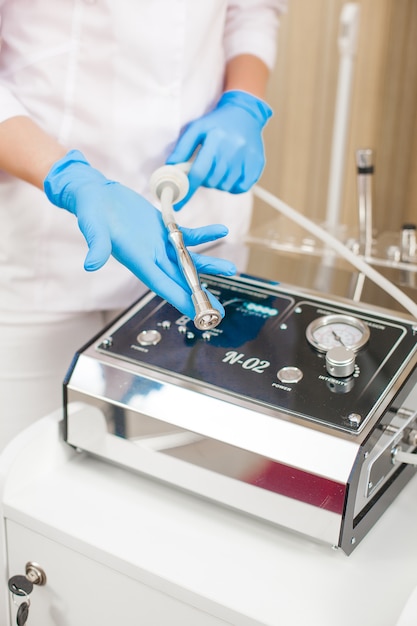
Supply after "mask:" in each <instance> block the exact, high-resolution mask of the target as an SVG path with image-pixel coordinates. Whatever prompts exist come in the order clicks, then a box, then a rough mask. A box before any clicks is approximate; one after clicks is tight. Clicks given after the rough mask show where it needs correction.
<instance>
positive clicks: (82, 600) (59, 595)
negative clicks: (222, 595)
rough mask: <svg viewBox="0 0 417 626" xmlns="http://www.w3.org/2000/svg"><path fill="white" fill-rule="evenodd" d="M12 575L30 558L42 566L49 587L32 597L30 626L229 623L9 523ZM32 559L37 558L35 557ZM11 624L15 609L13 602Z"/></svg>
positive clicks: (203, 625)
mask: <svg viewBox="0 0 417 626" xmlns="http://www.w3.org/2000/svg"><path fill="white" fill-rule="evenodd" d="M6 532H7V544H8V546H9V554H8V557H9V571H10V572H11V573H12V574H13V573H22V572H24V568H25V564H26V562H27V560H28V557H30V558H31V560H34V561H36V562H37V563H39V564H42V568H43V569H44V570H45V572H46V573H47V584H46V585H45V586H43V587H36V586H35V588H34V590H33V592H32V594H31V608H30V612H29V617H30V619H29V620H28V626H29V625H30V626H57V625H59V626H93V625H94V626H95V625H97V626H98V625H99V624H100V625H106V626H107V625H108V626H110V625H112V626H119V625H121V624H126V625H131V624H132V625H133V624H134V625H138V626H139V625H142V624H143V625H144V626H162V625H164V624H167V625H168V624H169V626H224V625H225V624H227V623H230V622H225V621H223V620H220V619H217V618H216V617H213V616H211V615H209V614H207V613H206V612H203V611H201V610H199V609H198V608H195V607H193V606H190V605H189V604H186V603H184V602H181V601H179V600H177V599H176V598H174V597H171V596H169V595H167V594H165V593H161V592H160V591H158V590H157V589H155V588H153V587H152V586H149V585H146V584H144V583H142V582H139V581H138V580H135V579H134V578H132V577H130V576H127V575H125V574H123V573H122V572H119V571H117V570H115V569H111V568H109V567H107V566H105V565H103V564H102V563H100V562H99V561H96V560H93V559H91V558H88V557H86V556H84V555H83V554H81V553H80V552H78V551H77V550H73V549H70V548H67V547H65V546H63V545H62V544H60V543H57V542H56V541H52V540H51V539H48V538H47V537H45V536H43V535H41V534H39V533H37V532H34V531H33V530H31V529H28V528H25V526H22V525H21V524H18V523H16V522H13V521H11V520H8V521H7V528H6ZM32 557H33V559H32ZM12 612H13V617H12V622H11V623H12V624H15V623H16V619H15V613H16V607H15V606H13V604H12Z"/></svg>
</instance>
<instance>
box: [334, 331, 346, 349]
mask: <svg viewBox="0 0 417 626" xmlns="http://www.w3.org/2000/svg"><path fill="white" fill-rule="evenodd" d="M332 335H333V337H334V338H335V339H336V341H338V342H339V343H341V344H342V346H343V347H344V348H346V346H345V344H344V343H343V341H342V339H341V337H339V335H338V334H337V333H335V331H334V330H332Z"/></svg>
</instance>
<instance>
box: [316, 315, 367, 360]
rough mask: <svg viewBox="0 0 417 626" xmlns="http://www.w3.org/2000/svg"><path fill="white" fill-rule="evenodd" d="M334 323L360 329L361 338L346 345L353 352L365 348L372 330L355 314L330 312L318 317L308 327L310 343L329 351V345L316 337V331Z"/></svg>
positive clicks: (320, 350)
mask: <svg viewBox="0 0 417 626" xmlns="http://www.w3.org/2000/svg"><path fill="white" fill-rule="evenodd" d="M332 324H346V325H348V326H353V327H354V328H355V329H357V330H359V331H360V332H361V333H362V337H361V339H360V340H359V341H358V342H356V343H355V344H354V345H350V346H346V347H347V348H349V349H350V350H353V352H357V351H358V350H360V349H361V348H363V347H364V346H365V345H366V344H367V343H368V341H369V337H370V334H371V333H370V330H369V327H368V326H367V324H365V323H364V322H363V321H362V320H360V319H359V318H357V317H354V316H353V315H346V314H336V313H335V314H330V315H323V316H322V317H318V318H317V319H315V320H313V321H312V322H310V324H309V325H308V326H307V329H306V338H307V341H308V342H309V344H310V345H311V346H312V347H313V348H314V349H315V350H318V351H319V352H328V350H329V347H328V346H326V345H324V344H323V343H320V342H319V341H317V340H316V339H315V337H314V333H315V332H316V331H317V330H318V329H319V328H322V327H323V326H331V325H332Z"/></svg>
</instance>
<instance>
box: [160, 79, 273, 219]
mask: <svg viewBox="0 0 417 626" xmlns="http://www.w3.org/2000/svg"><path fill="white" fill-rule="evenodd" d="M271 115H272V110H271V109H270V107H269V106H268V105H267V104H266V103H265V102H263V100H260V99H259V98H256V97H255V96H252V95H251V94H249V93H247V92H245V91H226V92H225V93H224V94H223V95H222V97H221V98H220V100H219V102H218V104H217V106H216V108H215V109H214V110H213V111H211V112H210V113H208V114H207V115H203V117H200V118H199V119H197V120H195V121H194V122H191V123H190V124H189V125H188V126H187V127H186V128H185V130H184V132H183V133H182V135H181V137H180V138H179V140H178V143H177V145H176V146H175V148H174V150H173V152H172V153H171V154H170V156H169V157H168V159H167V163H169V164H176V163H181V162H185V161H189V160H190V159H191V157H192V156H193V154H194V152H195V150H196V149H197V148H198V147H199V151H198V153H197V156H196V157H195V159H194V161H193V164H192V167H191V170H190V172H189V174H188V178H189V181H190V189H189V192H188V194H187V196H186V197H185V198H184V200H182V201H181V202H178V203H177V204H176V205H175V209H176V210H178V209H180V208H181V207H182V206H183V205H184V204H185V203H186V202H187V201H188V200H189V199H190V197H191V196H192V195H193V193H194V192H195V191H196V189H197V188H198V187H199V186H200V185H202V186H203V187H212V188H215V189H222V190H223V191H228V192H230V193H242V192H244V191H248V190H249V189H250V188H251V187H252V185H254V184H255V183H256V181H257V180H258V179H259V177H260V175H261V174H262V170H263V168H264V165H265V153H264V145H263V140H262V129H263V127H264V126H265V124H266V122H267V121H268V119H269V118H270V117H271Z"/></svg>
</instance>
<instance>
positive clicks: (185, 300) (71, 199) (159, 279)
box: [44, 150, 236, 318]
mask: <svg viewBox="0 0 417 626" xmlns="http://www.w3.org/2000/svg"><path fill="white" fill-rule="evenodd" d="M44 189H45V193H46V195H47V196H48V198H49V200H50V201H51V202H52V203H53V204H55V205H56V206H58V207H61V208H64V209H67V211H70V212H71V213H73V214H74V215H76V217H77V219H78V225H79V228H80V230H81V232H82V234H83V235H84V237H85V239H86V241H87V244H88V247H89V250H88V254H87V256H86V259H85V263H84V267H85V269H86V270H88V271H93V270H97V269H99V268H100V267H102V266H103V265H104V264H105V263H106V261H107V260H108V258H109V257H110V255H113V256H114V257H115V258H116V259H117V260H118V261H119V262H120V263H122V264H123V265H125V266H126V267H127V268H128V269H129V270H130V271H131V272H132V273H133V274H134V275H135V276H137V277H138V278H139V279H140V280H142V281H143V282H144V283H145V285H147V286H148V287H149V288H150V289H151V290H152V291H154V292H155V293H157V294H158V295H160V296H161V297H162V298H164V299H166V300H167V301H168V302H170V303H171V304H173V305H174V306H175V307H176V308H177V309H178V310H179V311H181V312H182V313H184V314H185V315H188V316H189V317H190V318H194V314H195V312H194V306H193V304H192V301H191V297H190V290H189V287H188V285H187V283H186V281H185V279H184V277H183V275H182V272H181V270H180V268H179V266H178V263H177V259H176V255H175V250H174V248H173V246H172V244H171V242H170V241H169V239H168V237H167V231H166V228H165V226H164V223H163V221H162V215H161V212H160V211H158V210H157V209H156V208H155V207H154V206H152V204H150V203H149V202H148V201H147V200H145V198H143V197H142V196H141V195H139V194H138V193H136V192H135V191H133V190H131V189H129V188H128V187H125V186H123V185H121V184H120V183H117V182H114V181H111V180H108V179H107V178H105V176H103V175H102V174H101V173H100V172H99V171H98V170H96V169H94V168H93V167H91V166H90V164H89V163H88V161H86V159H85V158H84V156H83V155H82V154H81V152H79V151H78V150H72V151H71V152H69V153H68V154H67V155H66V156H65V157H64V158H63V159H61V160H59V161H57V162H56V163H55V164H54V165H53V166H52V168H51V170H50V171H49V173H48V175H47V177H46V179H45V181H44ZM181 230H182V233H183V237H184V243H185V245H186V246H187V247H188V246H194V245H197V244H200V243H207V242H210V241H215V240H216V239H219V238H220V237H224V236H225V235H226V234H227V232H228V231H227V228H226V227H225V226H223V225H219V224H216V225H211V226H205V227H202V228H193V229H187V228H183V229H181ZM191 256H192V258H193V261H194V263H195V265H196V268H197V271H198V272H205V273H206V274H223V275H227V276H230V275H232V274H234V273H235V272H236V268H235V266H234V265H233V263H231V262H229V261H226V260H223V259H217V258H214V257H209V256H204V255H199V254H192V255H191ZM209 297H210V300H211V303H212V304H213V306H214V307H215V308H217V309H218V310H219V311H220V312H221V314H222V315H224V309H223V307H222V305H221V304H220V303H219V302H218V301H217V300H216V299H215V298H214V296H212V294H209Z"/></svg>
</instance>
